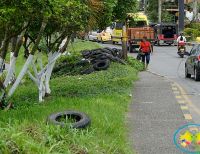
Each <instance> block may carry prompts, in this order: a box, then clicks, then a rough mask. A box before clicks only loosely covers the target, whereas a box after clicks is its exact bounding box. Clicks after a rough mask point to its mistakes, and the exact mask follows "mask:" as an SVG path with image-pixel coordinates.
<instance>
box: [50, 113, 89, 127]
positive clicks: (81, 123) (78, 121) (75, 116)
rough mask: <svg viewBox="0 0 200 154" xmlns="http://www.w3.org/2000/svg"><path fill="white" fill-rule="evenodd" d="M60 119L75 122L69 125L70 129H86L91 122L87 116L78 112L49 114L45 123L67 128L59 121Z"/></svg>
mask: <svg viewBox="0 0 200 154" xmlns="http://www.w3.org/2000/svg"><path fill="white" fill-rule="evenodd" d="M62 118H64V119H69V118H70V119H71V120H74V121H75V122H72V123H71V124H70V125H71V128H75V129H81V128H86V127H87V126H88V125H90V123H91V120H90V118H89V117H88V115H86V114H85V113H82V112H79V111H64V112H58V113H54V114H51V115H50V116H48V118H47V123H48V124H53V125H58V126H61V127H65V126H67V123H66V122H62V121H61V119H62Z"/></svg>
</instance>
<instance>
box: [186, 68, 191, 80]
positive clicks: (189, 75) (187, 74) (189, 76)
mask: <svg viewBox="0 0 200 154" xmlns="http://www.w3.org/2000/svg"><path fill="white" fill-rule="evenodd" d="M185 77H186V78H191V74H189V73H188V69H187V67H185Z"/></svg>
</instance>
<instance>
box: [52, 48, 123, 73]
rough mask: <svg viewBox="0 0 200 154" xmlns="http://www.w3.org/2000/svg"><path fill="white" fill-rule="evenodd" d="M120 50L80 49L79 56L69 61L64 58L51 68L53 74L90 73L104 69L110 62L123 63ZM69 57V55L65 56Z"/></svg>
mask: <svg viewBox="0 0 200 154" xmlns="http://www.w3.org/2000/svg"><path fill="white" fill-rule="evenodd" d="M121 53H122V51H121V50H119V49H116V48H112V49H111V48H98V49H94V50H84V51H81V57H78V58H77V59H76V60H75V61H73V62H69V60H67V59H65V60H64V61H61V62H60V63H59V64H57V65H56V66H55V68H54V70H53V73H54V75H55V76H60V75H78V74H82V75H83V74H90V73H92V72H95V71H101V70H106V69H108V68H109V66H110V64H111V62H118V63H121V64H125V62H124V61H123V60H122V59H121ZM66 58H69V57H66Z"/></svg>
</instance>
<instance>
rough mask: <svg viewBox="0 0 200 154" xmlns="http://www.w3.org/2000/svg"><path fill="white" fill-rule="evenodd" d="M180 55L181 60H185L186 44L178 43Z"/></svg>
mask: <svg viewBox="0 0 200 154" xmlns="http://www.w3.org/2000/svg"><path fill="white" fill-rule="evenodd" d="M177 53H178V55H179V56H180V57H181V58H184V55H185V53H186V49H185V42H184V43H183V42H182V43H180V42H179V43H178V52H177Z"/></svg>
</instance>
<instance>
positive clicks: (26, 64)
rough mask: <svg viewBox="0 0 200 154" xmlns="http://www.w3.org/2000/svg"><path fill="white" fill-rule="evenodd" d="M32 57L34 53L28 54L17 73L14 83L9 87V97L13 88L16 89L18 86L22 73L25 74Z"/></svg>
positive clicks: (13, 90)
mask: <svg viewBox="0 0 200 154" xmlns="http://www.w3.org/2000/svg"><path fill="white" fill-rule="evenodd" d="M33 58H34V55H31V54H30V55H29V57H28V59H27V60H26V63H25V64H24V66H23V68H22V70H21V72H20V73H19V75H18V77H17V79H16V81H15V83H14V85H13V86H12V87H11V89H10V90H9V93H8V96H9V97H11V96H12V95H13V93H14V92H15V90H16V89H17V87H18V86H19V84H20V82H21V80H22V78H23V77H24V75H25V74H26V72H27V70H28V68H29V66H30V64H31V63H32V61H33Z"/></svg>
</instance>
